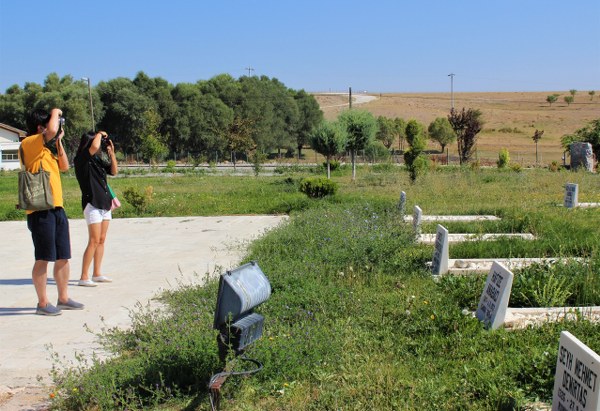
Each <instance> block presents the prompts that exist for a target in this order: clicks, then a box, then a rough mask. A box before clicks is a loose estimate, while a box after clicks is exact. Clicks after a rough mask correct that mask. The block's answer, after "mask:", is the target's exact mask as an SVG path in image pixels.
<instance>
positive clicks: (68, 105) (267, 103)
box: [0, 72, 323, 161]
mask: <svg viewBox="0 0 600 411" xmlns="http://www.w3.org/2000/svg"><path fill="white" fill-rule="evenodd" d="M90 99H91V102H92V105H91V106H92V107H93V118H92V112H91V110H90ZM51 107H60V108H61V109H62V111H63V116H64V118H65V121H66V124H65V130H66V134H65V142H66V143H67V144H68V147H69V148H70V151H71V152H72V151H73V149H74V148H75V147H76V146H77V144H78V142H79V137H80V136H81V135H82V134H83V133H84V132H86V131H88V130H91V129H95V130H105V131H107V132H108V133H109V135H110V137H111V138H112V139H113V141H114V143H115V146H116V148H117V150H119V151H121V152H123V153H125V154H131V153H141V154H142V155H143V157H144V159H145V160H150V161H152V160H153V159H156V158H161V157H163V156H165V155H179V156H184V155H187V154H188V153H195V154H197V155H199V154H200V153H207V152H218V153H227V155H228V154H229V153H231V152H244V153H247V152H249V151H253V150H254V151H259V152H263V153H266V152H272V151H274V150H276V151H278V152H279V153H284V152H285V153H288V154H289V153H294V152H297V153H298V155H300V154H301V152H302V148H303V147H304V146H305V145H307V144H308V134H309V132H310V131H311V130H312V129H314V127H315V126H316V125H318V124H320V123H321V122H322V120H323V113H322V112H321V110H320V108H319V104H318V103H317V101H316V100H315V98H314V97H313V96H312V95H310V94H308V93H306V92H305V91H304V90H293V89H290V88H287V87H286V86H285V85H284V84H283V83H281V82H280V81H278V80H277V79H275V78H268V77H266V76H251V77H250V76H242V77H240V78H239V79H234V78H233V77H231V76H230V75H228V74H221V75H217V76H215V77H213V78H211V79H209V80H201V81H198V82H196V83H178V84H175V85H173V84H170V83H169V82H167V81H166V80H164V79H162V78H160V77H155V78H151V77H149V76H148V75H146V74H145V73H144V72H139V73H138V74H137V75H136V76H135V78H134V79H133V80H131V79H128V78H124V77H119V78H115V79H112V80H109V81H103V82H100V83H98V84H97V85H96V86H95V87H90V88H88V84H87V82H83V81H80V80H75V79H74V78H73V77H72V76H71V75H66V76H64V77H59V76H58V75H57V74H56V73H51V74H49V75H48V76H47V77H46V79H45V81H44V84H43V85H40V84H37V83H33V82H29V83H26V84H25V85H24V87H22V88H21V87H20V86H18V85H13V86H11V87H9V88H8V89H7V90H6V92H5V93H4V94H0V122H2V123H5V124H9V125H11V126H13V127H17V128H21V129H23V130H25V129H26V126H25V117H26V114H27V112H29V111H30V110H32V109H35V108H44V109H48V108H51Z"/></svg>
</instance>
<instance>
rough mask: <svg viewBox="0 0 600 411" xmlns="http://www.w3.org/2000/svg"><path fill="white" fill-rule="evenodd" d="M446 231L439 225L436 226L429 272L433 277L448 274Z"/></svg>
mask: <svg viewBox="0 0 600 411" xmlns="http://www.w3.org/2000/svg"><path fill="white" fill-rule="evenodd" d="M449 258H450V257H449V254H448V230H446V228H445V227H444V226H442V225H440V224H438V226H437V231H436V234H435V248H434V249H433V259H432V262H431V271H432V273H433V275H442V274H446V273H447V272H448V260H449Z"/></svg>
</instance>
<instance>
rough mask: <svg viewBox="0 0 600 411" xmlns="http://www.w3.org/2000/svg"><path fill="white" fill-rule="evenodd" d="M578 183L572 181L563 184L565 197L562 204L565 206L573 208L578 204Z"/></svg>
mask: <svg viewBox="0 0 600 411" xmlns="http://www.w3.org/2000/svg"><path fill="white" fill-rule="evenodd" d="M578 197H579V185H577V184H573V183H567V184H565V199H564V201H563V205H564V206H565V207H567V208H575V207H577V206H578V205H579V198H578Z"/></svg>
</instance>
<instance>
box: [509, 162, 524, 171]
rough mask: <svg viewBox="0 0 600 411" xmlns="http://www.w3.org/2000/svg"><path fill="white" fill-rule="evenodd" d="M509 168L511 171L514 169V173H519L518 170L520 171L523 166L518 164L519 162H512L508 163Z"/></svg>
mask: <svg viewBox="0 0 600 411" xmlns="http://www.w3.org/2000/svg"><path fill="white" fill-rule="evenodd" d="M510 169H511V170H512V171H514V172H515V173H520V172H521V170H522V169H523V167H522V166H521V164H519V163H512V164H511V165H510Z"/></svg>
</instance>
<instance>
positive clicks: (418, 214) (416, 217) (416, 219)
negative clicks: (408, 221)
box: [413, 206, 423, 237]
mask: <svg viewBox="0 0 600 411" xmlns="http://www.w3.org/2000/svg"><path fill="white" fill-rule="evenodd" d="M422 219H423V210H421V207H419V206H415V208H414V209H413V229H414V230H415V235H416V236H417V237H418V236H419V235H421V220H422Z"/></svg>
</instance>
